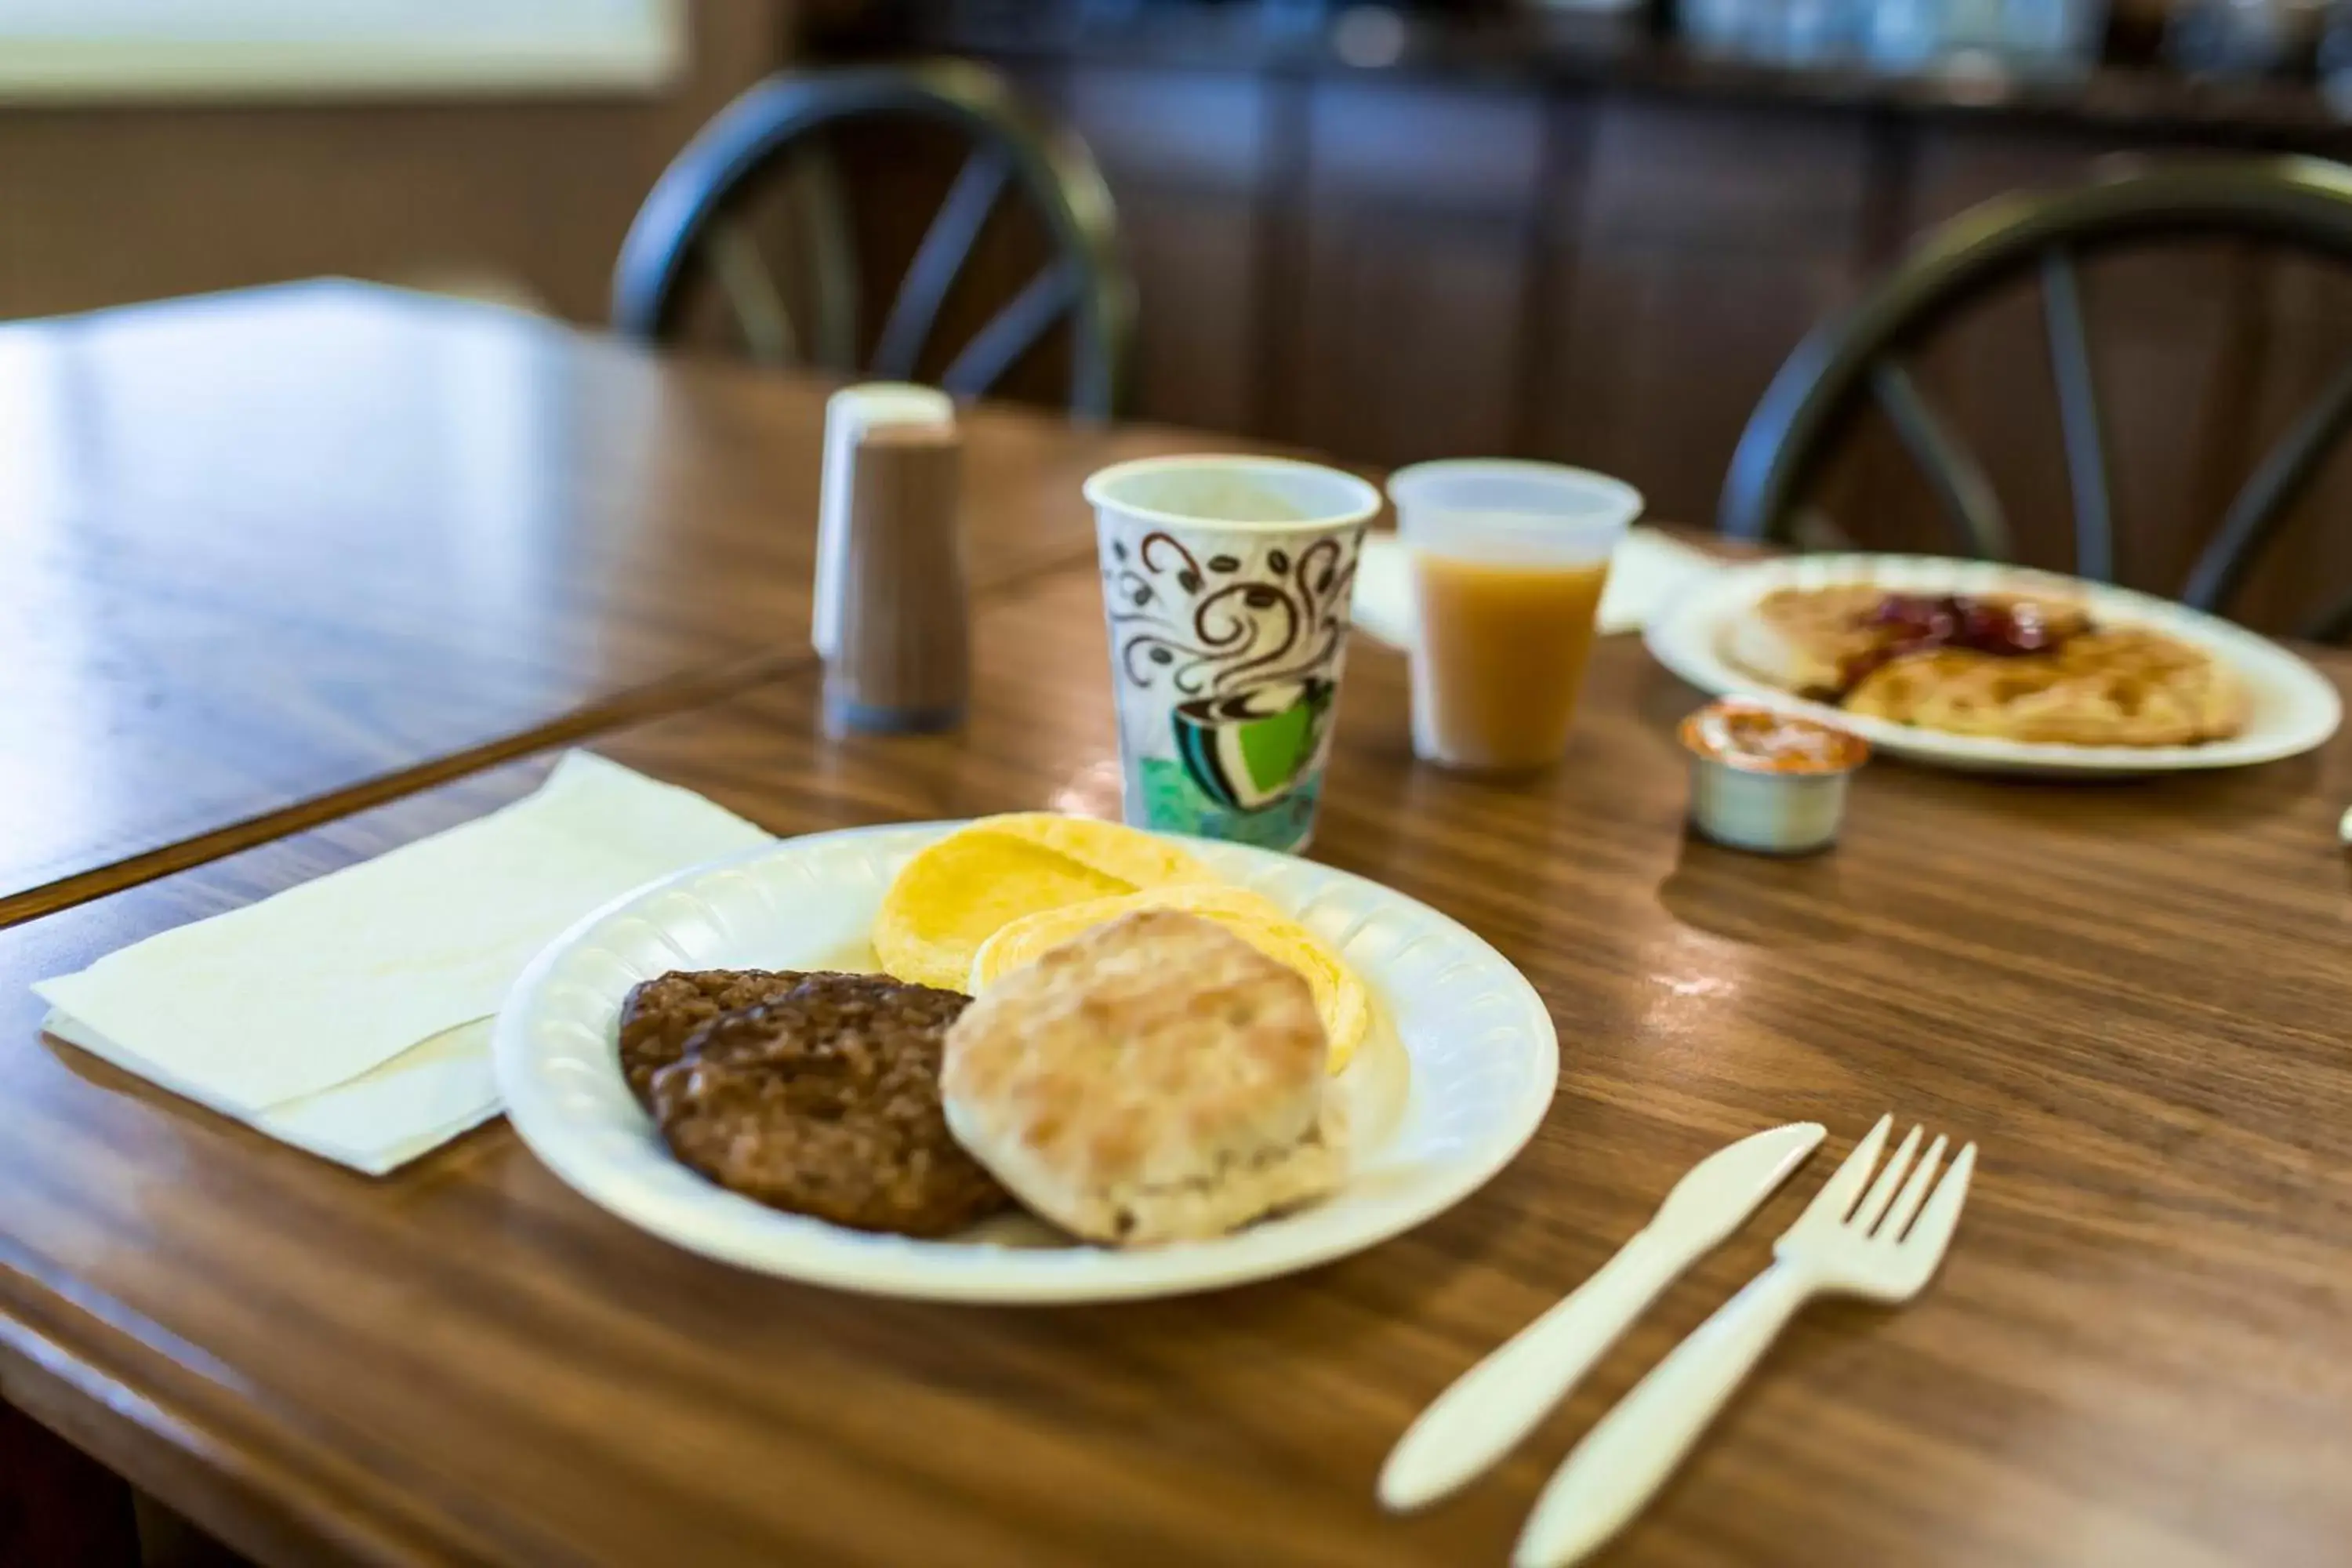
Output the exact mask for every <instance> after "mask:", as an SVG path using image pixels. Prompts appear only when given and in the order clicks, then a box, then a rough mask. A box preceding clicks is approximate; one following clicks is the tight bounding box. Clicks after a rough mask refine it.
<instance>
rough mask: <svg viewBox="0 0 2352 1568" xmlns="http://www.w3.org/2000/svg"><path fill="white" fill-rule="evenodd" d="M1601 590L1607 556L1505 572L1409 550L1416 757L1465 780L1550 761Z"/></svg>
mask: <svg viewBox="0 0 2352 1568" xmlns="http://www.w3.org/2000/svg"><path fill="white" fill-rule="evenodd" d="M1608 581H1609V558H1608V556H1607V555H1605V554H1603V555H1602V556H1601V558H1600V559H1599V560H1587V561H1575V562H1559V561H1509V560H1475V559H1468V558H1465V557H1461V556H1453V555H1444V554H1438V553H1434V552H1430V551H1427V550H1421V549H1416V550H1414V551H1413V552H1412V582H1413V598H1414V602H1415V606H1416V608H1417V610H1418V612H1419V617H1420V619H1419V630H1418V632H1417V633H1416V635H1415V637H1414V644H1413V652H1412V725H1413V749H1414V750H1415V751H1416V752H1419V753H1420V754H1421V755H1423V756H1424V757H1428V758H1430V759H1432V760H1433V761H1436V762H1440V763H1445V764H1447V765H1448V766H1451V767H1461V768H1473V769H1493V770H1496V771H1516V770H1522V769H1529V768H1539V767H1542V766H1543V765H1544V764H1546V763H1551V762H1555V761H1557V760H1558V759H1559V755H1560V753H1561V752H1564V751H1565V750H1567V747H1568V731H1569V727H1570V725H1571V724H1573V723H1574V722H1575V720H1576V699H1577V693H1578V691H1579V690H1580V689H1581V688H1582V686H1583V684H1584V663H1585V659H1586V658H1587V657H1588V656H1589V655H1590V654H1591V651H1592V637H1593V631H1594V626H1595V621H1596V617H1597V616H1598V613H1599V611H1600V608H1601V588H1602V587H1603V586H1604V585H1605V584H1607V583H1608Z"/></svg>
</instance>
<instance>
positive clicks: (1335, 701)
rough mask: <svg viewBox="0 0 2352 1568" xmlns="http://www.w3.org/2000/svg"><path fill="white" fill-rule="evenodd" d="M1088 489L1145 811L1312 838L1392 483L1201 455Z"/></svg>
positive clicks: (1128, 796) (1164, 820) (1165, 826)
mask: <svg viewBox="0 0 2352 1568" xmlns="http://www.w3.org/2000/svg"><path fill="white" fill-rule="evenodd" d="M1086 497H1087V500H1088V501H1090V502H1092V503H1093V505H1094V509H1095V528H1096V540H1097V546H1098V548H1099V552H1100V559H1101V566H1102V583H1103V605H1104V613H1105V616H1107V618H1108V624H1109V628H1110V663H1111V688H1112V690H1113V692H1114V694H1115V699H1116V701H1117V704H1118V743H1119V767H1120V772H1121V775H1122V783H1123V784H1124V801H1125V816H1126V818H1127V820H1128V822H1129V823H1130V824H1132V825H1133V826H1138V827H1149V828H1154V829H1157V830H1160V831H1162V832H1171V833H1192V834H1199V835H1202V836H1203V837H1211V838H1226V839H1232V840H1234V841H1235V842H1237V843H1243V844H1255V845H1258V846H1260V847H1265V848H1269V849H1282V850H1290V851H1297V850H1299V849H1303V848H1305V847H1306V846H1307V841H1308V840H1309V839H1311V838H1312V837H1314V832H1315V809H1316V804H1317V802H1318V800H1319V799H1320V798H1321V795H1322V790H1323V770H1324V763H1325V760H1326V758H1327V757H1328V754H1329V751H1330V742H1331V728H1332V724H1333V721H1334V720H1335V719H1336V717H1337V714H1338V709H1339V680H1340V675H1341V671H1342V668H1343V666H1344V663H1345V661H1346V658H1347V651H1348V628H1349V600H1350V595H1352V593H1353V591H1354V588H1355V583H1356V559H1357V555H1358V553H1359V552H1360V550H1361V549H1362V546H1363V540H1364V525H1365V524H1366V523H1367V522H1369V521H1370V520H1371V518H1372V517H1373V515H1374V514H1375V513H1377V512H1378V511H1379V510H1380V506H1381V494H1380V491H1379V490H1377V489H1374V488H1373V487H1372V486H1370V484H1367V483H1366V482H1365V481H1363V480H1362V479H1358V478H1356V477H1355V476H1354V475H1352V474H1344V473H1340V472H1339V471H1338V470H1336V469H1332V468H1319V467H1318V466H1316V465H1315V464H1312V463H1298V462H1291V461H1288V460H1286V459H1284V458H1251V457H1186V458H1146V459H1143V460H1142V461H1139V462H1133V463H1121V464H1118V466H1116V467H1114V468H1105V469H1103V470H1102V471H1101V472H1099V473H1097V474H1096V475H1094V476H1093V477H1092V478H1091V479H1087V484H1086Z"/></svg>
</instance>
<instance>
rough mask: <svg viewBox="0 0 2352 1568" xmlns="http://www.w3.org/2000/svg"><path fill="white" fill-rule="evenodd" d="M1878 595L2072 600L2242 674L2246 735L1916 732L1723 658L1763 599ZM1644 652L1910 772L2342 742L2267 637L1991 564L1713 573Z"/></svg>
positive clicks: (2111, 764)
mask: <svg viewBox="0 0 2352 1568" xmlns="http://www.w3.org/2000/svg"><path fill="white" fill-rule="evenodd" d="M1856 582H1866V583H1876V584H1882V585H1883V586H1885V588H1887V589H1888V590H1889V591H1892V592H1899V593H1912V594H1987V593H2044V594H2064V595H2069V596H2071V597H2074V598H2075V599H2077V600H2079V601H2081V602H2082V604H2083V605H2084V607H2085V608H2087V609H2088V610H2089V612H2090V614H2091V617H2092V619H2093V620H2095V621H2096V622H2098V623H2100V624H2101V625H2105V626H2149V627H2153V628H2155V629H2157V630H2159V631H2162V632H2165V633H2166V634H2168V635H2169V636H2171V637H2179V639H2180V640H2181V641H2183V642H2185V643H2191V644H2194V645H2195V646H2196V647H2200V648H2203V649H2204V650H2205V651H2206V652H2208V653H2210V654H2211V655H2212V656H2213V657H2214V658H2216V659H2219V660H2220V661H2221V662H2222V663H2223V664H2225V665H2227V666H2228V667H2229V668H2231V670H2233V671H2234V672H2236V674H2237V676H2238V679H2241V680H2242V681H2244V682H2245V685H2246V689H2247V693H2248V695H2249V696H2250V697H2251V698H2252V711H2251V713H2250V714H2249V716H2248V721H2247V724H2246V729H2245V731H2244V732H2243V733H2242V734H2240V735H2238V736H2236V737H2235V738H2234V739H2231V740H2228V741H2215V742H2210V744H2207V745H2202V746H2062V745H2043V744H2032V743H2029V742H2021V741H2000V740H1992V739H1989V738H1986V737H1982V736H1976V735H1947V734H1941V733H1938V732H1937V731H1933V730H1916V729H1913V728H1911V727H1910V726H1909V725H1906V724H1894V723H1889V722H1887V721H1885V720H1883V719H1869V718H1864V717H1861V716H1859V715H1856V714H1852V713H1847V712H1845V711H1843V710H1841V709H1836V708H1830V707H1826V706H1824V705H1822V704H1821V703H1818V702H1807V701H1803V700H1801V699H1798V698H1795V697H1792V696H1790V694H1789V693H1787V692H1785V691H1782V690H1780V689H1778V688H1776V687H1772V686H1769V685H1767V684H1765V683H1764V682H1763V681H1761V680H1759V679H1756V678H1755V677H1753V676H1751V675H1749V674H1748V672H1747V671H1746V670H1743V669H1741V668H1739V667H1738V666H1737V665H1735V664H1733V663H1732V662H1731V661H1730V660H1729V659H1728V658H1726V657H1725V656H1724V638H1725V635H1726V633H1727V631H1728V629H1729V628H1730V627H1731V626H1733V625H1734V624H1735V623H1736V622H1738V620H1739V619H1740V618H1741V617H1743V616H1748V615H1749V614H1751V613H1753V611H1754V609H1755V606H1756V604H1757V602H1758V601H1759V600H1760V599H1762V598H1763V597H1764V595H1767V594H1769V593H1772V592H1774V591H1775V590H1777V589H1780V588H1823V587H1828V586H1830V585H1832V584H1839V583H1856ZM1643 640H1644V641H1646V642H1647V643H1648V644H1649V647H1650V651H1651V652H1652V653H1653V654H1655V655H1656V656H1657V658H1658V661H1659V662H1660V663H1661V664H1664V666H1665V667H1666V668H1668V669H1671V670H1673V671H1674V672H1675V674H1676V675H1678V676H1680V677H1682V678H1683V679H1685V680H1687V681H1689V682H1690V683H1691V684H1692V685H1693V686H1696V687H1697V688H1698V689H1701V690H1702V691H1706V692H1709V693H1712V694H1713V695H1715V696H1717V697H1748V698H1754V699H1757V700H1761V701H1767V702H1770V703H1773V704H1775V705H1776V706H1779V707H1783V708H1788V709H1790V710H1794V711H1797V712H1801V713H1808V714H1811V715H1812V716H1814V717H1816V718H1821V719H1826V720H1829V721H1832V722H1833V723H1836V724H1840V725H1843V727H1844V728H1846V729H1848V730H1851V731H1853V732H1854V733H1855V734H1857V735H1860V736H1862V737H1863V738H1864V740H1866V741H1868V742H1870V743H1871V744H1872V745H1873V746H1874V747H1876V748H1877V749H1879V750H1880V751H1882V752H1887V753H1889V754H1890V755H1893V756H1898V757H1905V758H1908V759H1909V760H1911V761H1913V762H1918V763H1936V764H1937V765H1940V766H1944V767H1951V768H1961V769H1968V770H1972V771H1978V772H1985V773H2109V774H2124V773H2172V772H2178V771H2180V770H2183V769H2189V768H2238V767H2244V766H2246V765H2247V764H2249V763H2269V762H2276V761H2277V760H2278V759H2279V758H2281V757H2292V756H2296V755H2299V754H2300V753H2302V752H2307V751H2310V750H2311V749H2312V748H2313V747H2315V746H2317V745H2320V744H2323V743H2324V742H2326V740H2327V738H2328V737H2329V736H2330V735H2333V734H2334V733H2336V724H2337V722H2338V721H2340V720H2341V719H2342V718H2343V704H2342V703H2341V702H2340V701H2339V700H2337V698H2336V688H2335V687H2334V686H2332V685H2330V684H2329V683H2328V680H2327V678H2326V676H2324V675H2321V674H2320V673H2319V672H2318V671H2317V670H2315V669H2314V668H2312V667H2311V666H2310V665H2308V664H2306V663H2305V662H2304V661H2303V660H2302V659H2300V658H2296V657H2295V656H2294V654H2292V653H2289V652H2288V651H2287V650H2286V649H2285V648H2283V647H2280V646H2279V645H2278V644H2276V643H2274V642H2272V641H2270V640H2269V639H2268V638H2266V637H2257V636H2256V635H2255V634H2254V633H2252V632H2250V631H2247V630H2246V629H2245V628H2244V627H2242V626H2231V624H2230V623H2229V622H2227V621H2224V620H2221V619H2219V618H2218V617H2216V616H2209V615H2205V614H2203V613H2202V612H2200V611H2197V610H2192V609H2189V608H2188V607H2186V606H2185V605H2176V604H2172V603H2170V602H2169V601H2168V600H2164V599H2158V598H2155V597H2152V596H2151V595H2147V594H2135V593H2133V592H2132V591H2131V590H2129V589H2127V588H2113V587H2108V586H2106V585H2105V584H2099V583H2086V582H2084V581H2083V580H2082V579H2080V578H2077V577H2063V576H2060V575H2058V574H2054V573H2049V572H2033V571H2029V570H2027V569H2025V568H2023V567H2020V566H2006V565H2002V564H2000V563H1998V562H1990V561H1947V560H1944V559H1941V558H1939V557H1937V556H1929V555H1798V556H1790V557H1789V558H1787V559H1785V560H1780V561H1766V562H1759V563H1756V564H1755V565H1752V566H1735V567H1729V568H1727V569H1725V570H1723V571H1720V572H1717V573H1716V574H1714V575H1712V576H1710V577H1708V578H1707V579H1706V580H1705V581H1704V582H1701V583H1699V584H1697V585H1696V586H1695V587H1693V588H1691V589H1690V590H1689V591H1687V592H1686V593H1685V594H1684V595H1681V596H1680V597H1679V598H1677V599H1675V602H1674V603H1673V604H1671V605H1668V606H1666V608H1665V609H1664V611H1663V612H1662V613H1661V614H1659V615H1658V616H1655V617H1654V618H1653V619H1652V620H1651V622H1650V626H1649V630H1648V631H1647V632H1646V633H1645V634H1644V638H1643Z"/></svg>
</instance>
